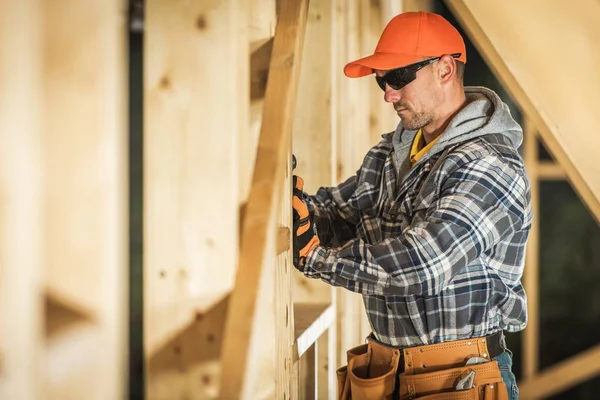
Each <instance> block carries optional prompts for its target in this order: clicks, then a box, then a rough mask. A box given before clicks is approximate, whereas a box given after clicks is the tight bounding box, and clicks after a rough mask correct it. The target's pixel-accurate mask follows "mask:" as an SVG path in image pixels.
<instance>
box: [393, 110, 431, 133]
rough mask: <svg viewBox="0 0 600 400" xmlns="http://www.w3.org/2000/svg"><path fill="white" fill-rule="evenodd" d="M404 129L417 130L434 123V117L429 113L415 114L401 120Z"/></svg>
mask: <svg viewBox="0 0 600 400" xmlns="http://www.w3.org/2000/svg"><path fill="white" fill-rule="evenodd" d="M400 122H401V123H402V126H403V127H404V129H408V130H417V129H421V128H423V127H424V126H427V125H429V124H430V123H431V122H433V115H432V114H431V113H428V112H420V113H415V114H413V115H411V116H409V117H405V118H401V119H400Z"/></svg>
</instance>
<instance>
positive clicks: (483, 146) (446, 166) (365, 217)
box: [302, 134, 532, 347]
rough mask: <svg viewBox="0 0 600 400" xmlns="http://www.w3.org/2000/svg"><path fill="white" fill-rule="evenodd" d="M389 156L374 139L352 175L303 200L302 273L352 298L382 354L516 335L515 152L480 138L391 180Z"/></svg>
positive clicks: (526, 203)
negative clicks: (307, 245) (306, 240)
mask: <svg viewBox="0 0 600 400" xmlns="http://www.w3.org/2000/svg"><path fill="white" fill-rule="evenodd" d="M393 153H394V147H393V145H392V134H387V135H384V136H383V140H382V141H381V142H380V143H379V144H378V145H377V146H375V147H374V148H373V149H371V150H370V151H369V153H368V154H367V156H366V157H365V159H364V162H363V165H362V166H361V168H360V170H359V171H358V172H357V174H356V176H353V177H351V178H349V179H348V180H346V181H345V182H344V183H342V184H340V185H339V186H337V187H332V188H321V189H319V190H318V192H317V193H316V194H315V195H314V196H307V200H308V203H309V209H311V210H312V211H313V212H314V213H315V220H316V221H315V222H316V226H317V230H318V233H319V237H320V238H321V246H317V247H316V248H315V249H313V250H312V251H311V253H309V256H308V258H307V262H306V267H305V268H304V270H303V271H302V272H303V273H304V274H305V275H306V276H308V277H311V278H319V279H322V280H324V281H325V282H327V283H329V284H331V285H335V286H341V287H345V288H347V289H349V290H351V291H354V292H358V293H361V294H362V295H363V298H364V303H365V307H366V310H367V314H368V317H369V320H370V323H371V328H372V330H373V334H374V335H375V338H376V339H378V340H379V341H381V342H383V343H387V344H389V345H392V346H401V347H407V346H415V345H421V344H431V343H439V342H445V341H450V340H458V339H465V338H469V337H476V336H482V335H487V334H491V333H493V332H496V331H498V330H499V329H504V330H507V331H509V332H514V331H519V330H521V329H523V328H524V327H525V325H526V323H527V313H526V295H525V292H524V290H523V286H522V285H521V282H520V279H521V276H522V273H523V265H524V259H525V245H526V241H527V236H528V233H529V229H530V226H531V220H532V212H531V206H530V192H529V182H528V178H527V176H526V173H525V170H524V166H523V161H522V159H521V157H520V155H519V154H518V152H517V151H516V149H514V148H513V146H512V145H511V144H510V142H509V140H508V139H507V138H505V137H504V136H502V135H486V136H482V137H479V138H475V139H472V140H470V141H468V142H464V143H462V144H458V145H455V146H454V147H452V148H449V149H446V150H445V151H444V152H443V153H442V152H438V153H437V154H433V155H431V157H429V158H425V159H423V160H421V161H420V162H419V163H417V164H416V165H415V166H414V167H413V168H412V169H410V170H409V171H408V173H407V174H406V175H405V176H404V177H403V179H401V181H400V182H398V177H397V176H398V174H397V172H396V168H395V166H394V163H393V162H392V157H393ZM438 161H440V162H439V163H438ZM436 163H437V164H436Z"/></svg>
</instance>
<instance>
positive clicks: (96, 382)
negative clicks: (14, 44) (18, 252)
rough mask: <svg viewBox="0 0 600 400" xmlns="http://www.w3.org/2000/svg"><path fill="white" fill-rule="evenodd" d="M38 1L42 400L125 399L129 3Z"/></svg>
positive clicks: (118, 1)
mask: <svg viewBox="0 0 600 400" xmlns="http://www.w3.org/2000/svg"><path fill="white" fill-rule="evenodd" d="M42 7H43V8H42V10H43V21H42V23H41V26H42V27H43V33H42V37H43V41H44V42H43V45H44V52H43V55H44V56H43V60H42V62H41V65H42V66H43V71H44V75H43V78H44V94H43V98H42V99H43V101H44V106H43V112H44V115H43V132H44V133H43V135H44V143H43V144H44V147H43V149H44V151H43V156H42V159H43V169H44V188H45V191H44V193H43V199H44V203H45V204H44V210H43V213H44V215H43V218H42V219H41V231H42V234H43V236H44V253H43V254H44V264H45V266H46V271H45V277H46V280H47V281H46V288H47V289H46V293H47V299H46V303H47V305H46V321H47V335H48V336H47V341H46V344H47V353H46V355H47V358H46V373H47V382H46V392H45V396H43V397H44V398H47V399H67V398H86V399H117V398H123V397H125V393H126V383H125V382H126V376H127V374H126V365H127V347H126V340H127V296H126V293H127V281H128V279H127V277H128V268H127V265H128V258H127V176H128V174H127V161H126V160H127V121H126V115H127V90H126V88H127V80H126V70H127V68H126V66H127V57H126V32H127V28H126V20H125V19H124V18H123V9H124V7H125V2H123V1H122V0H109V1H103V2H92V3H82V2H80V1H76V0H65V1H61V2H59V3H56V2H54V1H51V0H46V1H44V2H43V5H42ZM55 327H60V329H55ZM82 357H85V362H81V358H82Z"/></svg>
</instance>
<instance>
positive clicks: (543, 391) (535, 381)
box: [519, 345, 600, 400]
mask: <svg viewBox="0 0 600 400" xmlns="http://www.w3.org/2000/svg"><path fill="white" fill-rule="evenodd" d="M598 360H600V345H596V346H594V347H592V348H590V349H588V350H586V351H584V352H582V353H580V354H577V355H575V356H573V357H571V358H569V359H567V360H565V361H562V362H560V363H558V364H557V365H554V366H552V367H549V368H547V369H545V370H543V371H542V372H541V373H540V374H539V375H537V376H535V377H533V378H531V379H528V380H526V381H525V382H522V383H520V384H519V392H520V393H519V394H520V396H521V398H522V399H528V400H529V399H531V400H536V399H545V398H549V397H551V396H552V395H555V394H558V393H561V392H563V391H565V390H567V389H569V388H572V387H574V386H576V385H578V384H580V383H582V382H585V381H586V380H589V379H591V378H594V377H596V376H598V375H600V362H598Z"/></svg>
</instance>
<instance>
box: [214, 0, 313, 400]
mask: <svg viewBox="0 0 600 400" xmlns="http://www.w3.org/2000/svg"><path fill="white" fill-rule="evenodd" d="M283 5H284V6H283V7H282V8H281V13H280V14H279V19H278V21H277V28H276V31H275V39H274V42H273V53H272V59H271V65H270V68H269V81H268V83H267V90H266V94H265V105H264V114H263V123H262V127H261V134H260V139H259V147H258V152H257V158H256V167H255V170H254V177H253V180H252V185H251V187H250V195H249V198H248V205H247V210H246V213H245V221H244V223H243V227H244V231H243V233H242V242H241V252H240V262H239V268H238V272H237V276H236V281H235V288H234V291H233V293H232V295H231V302H230V306H229V312H228V316H227V323H226V330H225V335H224V345H223V357H222V367H223V370H224V371H227V372H228V376H227V380H226V381H225V380H223V382H222V384H221V390H220V396H221V397H222V398H240V397H242V398H243V396H244V395H246V396H247V395H248V393H249V392H248V391H246V390H245V389H246V388H247V387H248V386H247V385H249V384H250V381H249V380H247V378H246V374H247V373H248V372H251V369H252V368H251V366H250V365H249V362H250V360H251V359H250V357H249V354H252V353H253V348H252V346H253V345H254V344H257V343H259V341H260V340H263V341H264V338H261V337H260V336H252V331H253V325H254V324H255V322H256V321H255V316H256V312H257V298H258V289H259V281H260V278H261V275H262V272H263V265H264V263H265V260H266V259H267V258H269V256H268V253H266V244H267V235H268V231H272V232H274V226H273V225H271V223H270V221H272V217H271V215H272V214H273V210H274V209H275V206H276V204H277V200H278V198H279V197H280V194H281V190H283V189H282V185H281V183H282V182H283V180H284V174H285V165H286V158H287V157H289V147H286V145H287V146H289V137H290V135H291V128H292V117H293V112H294V109H295V102H296V90H297V84H298V77H299V66H300V63H301V60H302V44H303V39H304V30H305V26H306V13H307V9H308V2H307V1H306V0H304V1H292V0H288V1H285V2H283ZM273 222H274V221H273ZM258 304H260V303H258ZM288 316H289V310H288ZM281 322H282V321H278V323H281ZM289 367H290V366H288V368H289Z"/></svg>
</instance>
